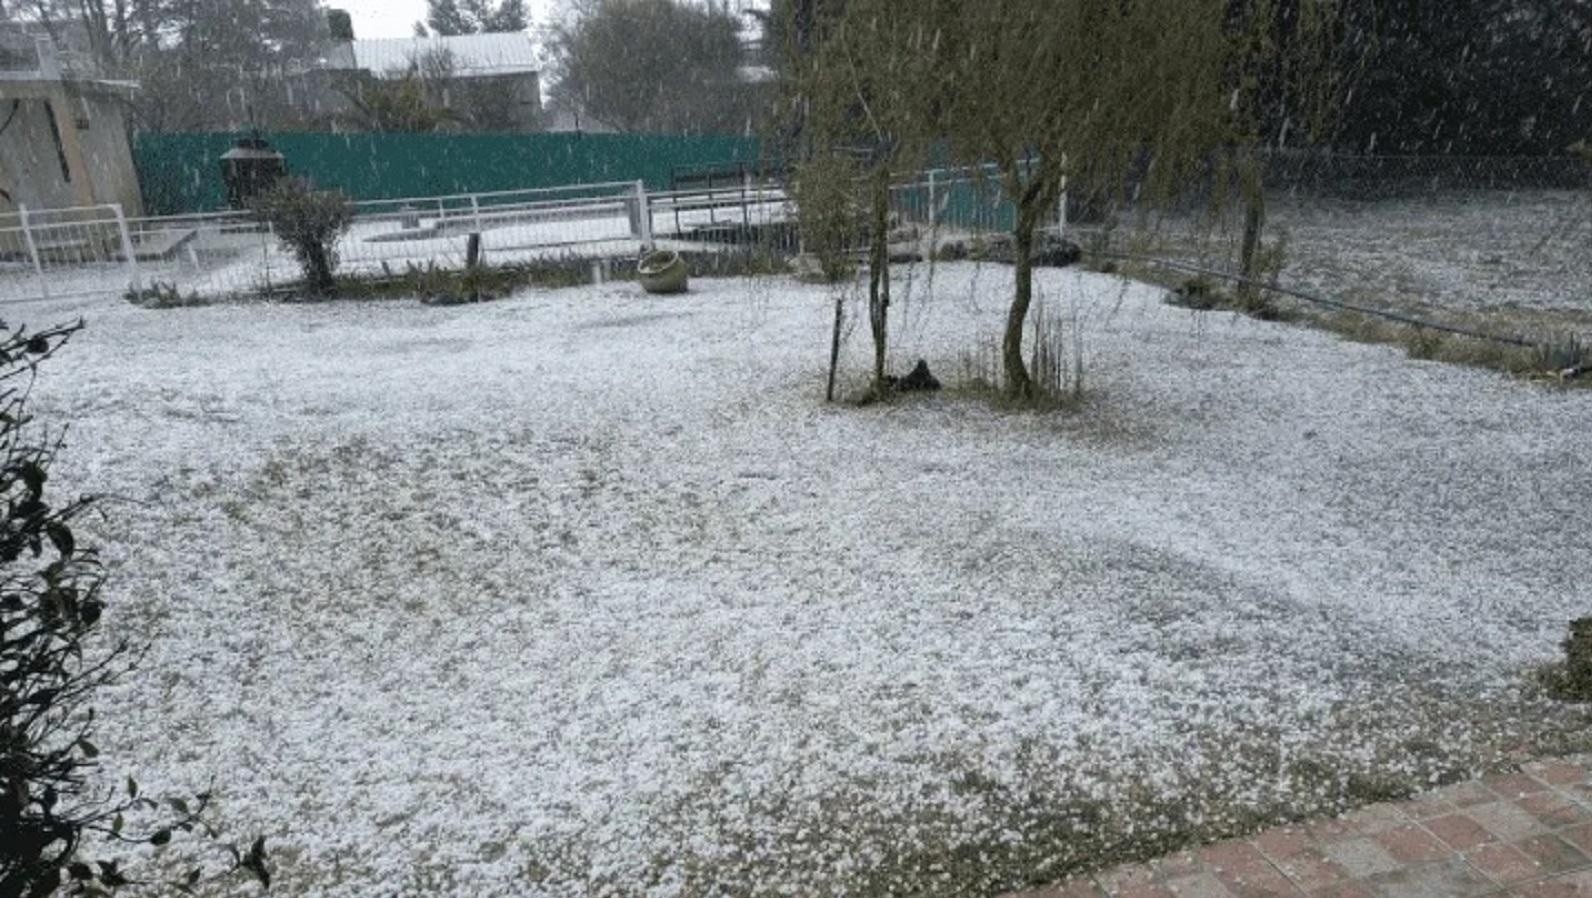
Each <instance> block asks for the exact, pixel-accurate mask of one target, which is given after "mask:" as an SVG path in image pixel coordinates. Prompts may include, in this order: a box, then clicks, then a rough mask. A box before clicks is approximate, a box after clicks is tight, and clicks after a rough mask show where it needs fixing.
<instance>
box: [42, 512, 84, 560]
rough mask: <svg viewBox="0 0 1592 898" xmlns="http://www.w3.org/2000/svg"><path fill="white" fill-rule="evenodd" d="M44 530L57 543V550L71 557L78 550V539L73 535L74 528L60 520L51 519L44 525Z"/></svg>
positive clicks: (51, 540)
mask: <svg viewBox="0 0 1592 898" xmlns="http://www.w3.org/2000/svg"><path fill="white" fill-rule="evenodd" d="M44 532H45V534H46V535H47V536H49V537H50V542H51V543H53V544H54V545H55V551H57V552H60V553H61V554H62V555H63V556H66V557H70V556H71V554H72V553H73V552H74V551H76V550H77V540H76V539H74V538H73V537H72V528H70V527H68V526H66V525H65V524H62V523H61V522H59V521H51V522H49V523H48V524H45V525H44Z"/></svg>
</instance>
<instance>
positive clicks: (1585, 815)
mask: <svg viewBox="0 0 1592 898" xmlns="http://www.w3.org/2000/svg"><path fill="white" fill-rule="evenodd" d="M1515 804H1517V805H1519V806H1520V808H1521V810H1523V811H1525V812H1526V813H1528V814H1530V815H1531V816H1533V817H1535V818H1537V819H1538V820H1540V821H1542V822H1543V824H1544V825H1546V826H1550V827H1552V828H1554V829H1558V828H1560V827H1563V826H1571V825H1573V824H1576V823H1582V822H1585V821H1589V820H1592V811H1588V810H1587V809H1586V808H1584V807H1582V806H1581V805H1580V804H1578V803H1577V802H1574V801H1571V800H1570V799H1568V798H1566V797H1564V796H1563V795H1561V794H1559V793H1558V792H1539V793H1537V794H1536V795H1527V796H1526V797H1525V798H1522V799H1520V800H1519V801H1517V802H1515Z"/></svg>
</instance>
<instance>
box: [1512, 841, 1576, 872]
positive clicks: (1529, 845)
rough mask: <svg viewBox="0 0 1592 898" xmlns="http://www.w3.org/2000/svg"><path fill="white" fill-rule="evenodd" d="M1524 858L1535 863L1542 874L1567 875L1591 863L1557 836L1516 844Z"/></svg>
mask: <svg viewBox="0 0 1592 898" xmlns="http://www.w3.org/2000/svg"><path fill="white" fill-rule="evenodd" d="M1515 847H1516V848H1518V849H1520V851H1521V853H1523V854H1524V855H1525V856H1526V857H1529V858H1531V859H1532V860H1533V861H1535V862H1536V864H1537V867H1538V868H1539V869H1540V870H1541V871H1542V872H1543V873H1544V874H1556V873H1569V872H1571V871H1573V870H1584V869H1586V868H1588V867H1592V862H1589V861H1588V860H1587V856H1586V855H1585V854H1582V853H1581V851H1580V850H1579V849H1577V848H1576V847H1574V846H1573V845H1571V844H1570V843H1569V842H1566V841H1565V840H1563V839H1561V838H1559V837H1558V836H1537V837H1536V838H1532V839H1526V840H1524V841H1521V842H1516V843H1515Z"/></svg>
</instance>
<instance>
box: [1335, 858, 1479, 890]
mask: <svg viewBox="0 0 1592 898" xmlns="http://www.w3.org/2000/svg"><path fill="white" fill-rule="evenodd" d="M1366 884H1367V885H1369V886H1370V887H1371V893H1372V894H1374V895H1376V896H1378V898H1469V896H1472V895H1481V894H1485V893H1487V892H1491V891H1496V889H1497V886H1495V885H1494V884H1493V882H1492V880H1490V879H1488V878H1487V877H1485V876H1483V875H1482V874H1481V873H1480V872H1478V871H1477V870H1476V869H1475V868H1473V867H1471V866H1470V865H1469V864H1467V863H1465V862H1464V861H1462V860H1459V859H1458V858H1454V859H1451V860H1447V861H1443V862H1441V863H1436V864H1426V865H1423V866H1416V867H1401V868H1399V869H1397V870H1393V871H1391V872H1388V873H1378V874H1377V875H1375V876H1373V877H1371V878H1369V879H1368V880H1366Z"/></svg>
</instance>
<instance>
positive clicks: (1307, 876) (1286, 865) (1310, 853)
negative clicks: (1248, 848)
mask: <svg viewBox="0 0 1592 898" xmlns="http://www.w3.org/2000/svg"><path fill="white" fill-rule="evenodd" d="M1276 865H1277V869H1279V870H1281V871H1282V872H1283V874H1284V875H1285V876H1287V877H1288V878H1289V879H1291V880H1293V883H1294V885H1296V886H1298V887H1299V888H1300V889H1302V890H1303V891H1306V892H1313V891H1316V890H1317V889H1322V888H1326V887H1327V886H1330V885H1336V884H1338V883H1341V882H1343V881H1345V880H1348V879H1351V878H1352V877H1351V876H1350V875H1349V871H1348V870H1346V869H1344V867H1343V865H1342V864H1340V863H1338V862H1337V861H1335V860H1333V859H1331V858H1329V857H1327V856H1326V855H1325V854H1323V853H1322V850H1321V849H1320V848H1306V849H1304V850H1303V851H1299V852H1296V853H1295V854H1293V855H1290V856H1289V857H1286V858H1283V859H1281V860H1279V861H1277V862H1276Z"/></svg>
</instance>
